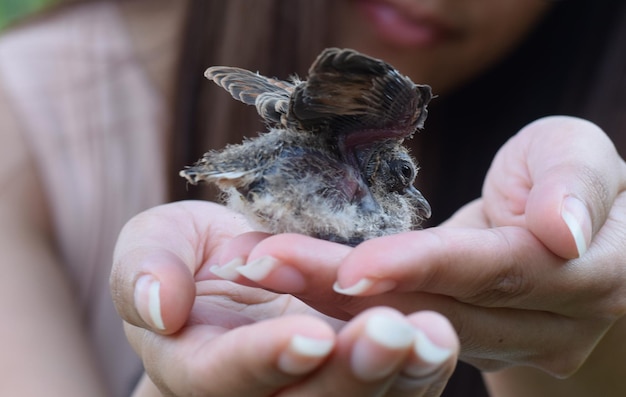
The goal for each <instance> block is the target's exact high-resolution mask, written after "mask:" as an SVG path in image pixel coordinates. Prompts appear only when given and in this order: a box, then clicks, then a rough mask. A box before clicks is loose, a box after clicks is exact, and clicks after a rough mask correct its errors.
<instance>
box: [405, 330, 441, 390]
mask: <svg viewBox="0 0 626 397" xmlns="http://www.w3.org/2000/svg"><path fill="white" fill-rule="evenodd" d="M414 346H415V353H416V355H417V356H418V357H419V362H418V363H415V364H413V365H411V366H408V367H407V368H406V369H405V370H404V371H403V372H404V373H405V374H406V375H408V376H410V377H414V378H423V377H425V376H428V375H430V374H433V373H435V372H436V371H437V370H438V369H439V368H440V367H441V365H443V363H445V362H446V361H447V360H448V359H449V358H450V356H452V350H450V349H446V348H443V347H440V346H437V345H436V344H434V343H433V342H432V341H431V340H430V339H429V338H428V336H426V334H425V333H424V332H423V331H421V330H417V331H415V345H414Z"/></svg>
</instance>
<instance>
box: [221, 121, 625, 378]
mask: <svg viewBox="0 0 626 397" xmlns="http://www.w3.org/2000/svg"><path fill="white" fill-rule="evenodd" d="M625 168H626V167H625V164H624V161H623V160H622V159H620V157H619V156H618V154H617V152H616V151H615V149H614V147H613V145H612V144H611V142H610V141H609V140H608V138H607V137H606V136H605V135H604V133H603V132H602V131H600V130H599V129H598V128H597V127H596V126H594V125H592V124H590V123H588V122H585V121H582V120H579V119H573V118H568V117H552V118H546V119H542V120H539V121H537V122H535V123H533V124H531V125H529V126H528V127H526V128H525V129H524V130H523V131H521V132H520V133H519V134H518V135H516V136H515V137H514V138H512V139H511V140H510V141H509V142H508V143H507V144H506V145H504V147H503V148H502V149H501V151H500V152H499V154H498V155H497V156H496V158H495V159H494V162H493V165H492V167H491V169H490V171H489V174H488V175H487V178H486V181H485V187H484V191H483V197H482V198H481V199H479V200H476V201H474V202H472V203H470V204H469V205H467V206H466V207H464V208H462V209H461V210H459V211H458V212H457V214H455V216H454V217H453V218H451V219H450V220H449V221H448V222H446V224H444V225H442V226H441V227H437V228H431V229H427V230H421V231H415V232H410V233H405V234H399V235H395V236H388V237H382V238H377V239H373V240H369V241H366V242H364V243H363V244H361V245H359V246H357V247H356V248H355V249H354V250H351V251H347V252H346V251H344V252H343V253H342V252H341V251H342V249H341V248H339V247H337V246H336V245H334V244H331V243H327V242H322V241H319V240H314V239H310V238H307V237H304V236H294V235H278V236H273V237H270V238H266V239H261V238H259V240H258V241H257V244H256V246H254V248H253V249H251V250H250V251H248V252H239V253H238V255H240V256H241V257H243V258H247V261H248V265H246V266H244V267H243V268H239V270H238V271H240V272H241V273H243V274H251V275H252V277H251V279H252V280H253V281H254V282H256V283H257V284H260V285H263V286H265V287H267V288H271V289H274V290H277V291H287V292H290V293H294V294H296V295H297V296H298V297H299V298H301V299H303V300H304V301H305V302H308V303H309V304H311V305H313V306H314V307H316V308H318V309H320V310H322V311H324V312H326V313H328V314H331V315H334V316H338V317H341V318H350V316H352V315H354V314H356V313H359V312H360V311H361V310H364V309H365V308H367V307H370V306H378V305H384V306H390V307H394V308H396V309H398V310H400V311H402V312H414V311H417V310H424V309H431V310H436V311H438V312H441V313H442V314H444V315H445V316H446V317H448V318H449V319H450V320H451V321H452V323H453V324H454V325H455V328H456V329H457V331H458V332H459V337H460V338H461V341H462V358H463V359H464V360H466V361H468V362H470V363H472V364H474V365H476V366H478V367H479V368H481V369H486V370H489V369H491V370H492V369H498V368H502V367H506V366H512V365H529V366H533V367H537V368H540V369H542V370H544V371H546V372H548V373H550V374H552V375H555V376H559V377H562V376H568V375H570V374H572V373H573V372H575V371H576V369H578V368H579V366H580V365H581V364H582V363H583V362H584V361H585V359H586V358H587V357H588V355H589V354H590V352H591V351H592V350H593V349H594V347H595V346H596V344H597V343H598V341H599V340H600V339H601V338H602V336H603V335H604V333H605V332H606V331H607V330H608V329H609V328H610V327H611V326H612V325H613V324H614V323H615V321H617V320H618V319H619V318H620V317H622V316H623V315H624V313H625V312H626V269H625V268H624V265H623V264H624V261H625V259H626V258H625V256H626V254H624V250H623V241H626V226H625V223H626V194H625V193H624V191H625V187H626V171H625ZM333 252H335V255H336V256H338V257H341V256H342V255H344V256H345V257H344V258H343V259H342V260H340V261H338V262H333V263H331V262H328V261H326V260H322V259H320V258H318V255H319V253H323V254H324V256H325V257H329V256H331V253H333ZM578 256H580V257H578ZM577 257H578V258H577ZM259 258H265V260H261V261H259V260H258V259H259ZM568 258H570V259H568ZM259 262H261V263H263V262H265V263H266V264H267V263H272V266H269V267H268V266H267V265H266V266H265V269H264V270H263V266H260V267H261V268H262V269H261V270H263V271H258V270H254V268H255V267H256V268H259ZM227 267H228V266H227ZM247 267H250V269H249V270H245V268H247ZM268 269H269V270H268ZM335 269H338V273H337V276H336V277H337V278H336V279H337V280H338V286H339V291H341V292H342V293H344V294H347V295H358V296H359V297H355V298H352V299H350V298H348V297H345V298H339V297H338V296H335V297H333V296H326V295H325V296H324V297H327V298H328V299H322V298H320V296H319V295H316V291H320V290H322V291H323V290H325V289H328V288H330V285H331V284H332V283H333V281H334V277H335V275H334V271H335ZM287 274H289V277H285V275H287ZM295 274H298V275H299V276H295ZM249 278H250V277H249ZM234 279H236V280H237V281H239V282H245V281H242V280H241V278H234ZM293 280H297V281H298V282H294V281H293ZM364 296H367V298H364ZM606 362H607V365H610V360H607V361H606Z"/></svg>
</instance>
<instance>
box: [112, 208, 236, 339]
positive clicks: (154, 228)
mask: <svg viewBox="0 0 626 397" xmlns="http://www.w3.org/2000/svg"><path fill="white" fill-rule="evenodd" d="M224 218H227V219H228V222H229V223H227V222H226V219H224ZM233 218H236V216H235V215H234V214H233V213H231V212H228V211H226V210H225V209H224V208H223V207H221V206H218V205H216V204H213V203H208V202H180V203H173V204H167V205H163V206H159V207H155V208H152V209H150V210H148V211H145V212H143V213H141V214H139V215H137V216H136V217H134V218H133V219H131V220H130V221H129V222H128V223H127V224H126V225H125V226H124V228H123V229H122V231H121V233H120V236H119V238H118V242H117V245H116V248H115V253H114V259H113V268H112V272H111V279H110V285H111V293H112V296H113V299H114V302H115V305H116V308H117V310H118V312H119V314H120V316H121V317H122V318H123V319H124V320H125V321H128V322H129V323H131V324H135V325H138V326H141V327H147V328H149V329H152V330H155V331H157V332H162V333H172V332H175V331H176V330H178V329H179V328H180V327H181V326H183V324H184V323H185V321H186V319H187V315H188V314H189V311H190V310H191V307H192V304H193V301H194V297H195V283H194V275H195V273H196V272H197V271H198V269H200V268H201V267H202V266H203V264H204V263H205V262H207V261H211V260H215V261H217V259H212V258H214V257H217V256H219V254H220V252H219V247H220V243H221V242H223V241H224V240H228V239H230V238H232V236H233V235H235V234H238V233H241V232H242V231H245V230H246V229H245V225H244V224H243V223H237V222H233ZM225 225H229V226H228V227H227V226H225ZM229 227H230V229H229Z"/></svg>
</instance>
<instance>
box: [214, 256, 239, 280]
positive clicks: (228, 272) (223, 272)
mask: <svg viewBox="0 0 626 397" xmlns="http://www.w3.org/2000/svg"><path fill="white" fill-rule="evenodd" d="M244 263H245V260H244V258H242V257H237V258H235V259H232V260H231V261H230V262H228V263H226V264H225V265H223V266H218V265H213V266H211V267H210V268H209V271H210V272H211V273H213V274H215V275H216V276H218V277H219V278H222V279H224V280H229V281H235V280H236V279H237V278H238V277H239V272H238V271H237V268H238V267H240V266H242V265H243V264H244Z"/></svg>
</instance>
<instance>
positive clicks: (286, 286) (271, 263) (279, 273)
mask: <svg viewBox="0 0 626 397" xmlns="http://www.w3.org/2000/svg"><path fill="white" fill-rule="evenodd" d="M235 270H236V271H237V272H238V273H239V274H241V275H242V276H244V277H245V278H247V279H248V280H252V281H254V282H257V283H263V286H264V287H268V288H273V289H275V290H277V291H281V292H286V293H291V294H293V293H298V292H302V291H303V290H304V289H305V288H306V285H307V280H306V278H305V277H304V276H303V275H302V273H300V271H299V270H298V269H296V268H293V267H291V266H286V265H284V264H283V263H282V262H281V261H279V260H278V259H276V258H274V257H271V256H263V257H260V258H258V259H255V260H253V261H251V262H249V263H247V264H245V265H243V266H239V267H237V268H235ZM270 274H271V275H272V277H271V278H270V279H268V276H269V275H270Z"/></svg>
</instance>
